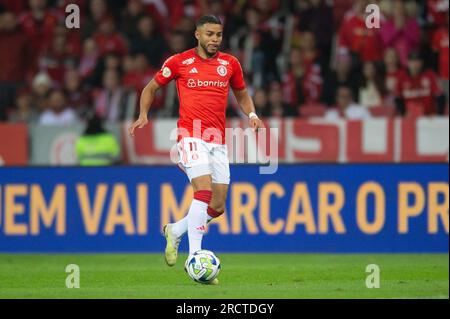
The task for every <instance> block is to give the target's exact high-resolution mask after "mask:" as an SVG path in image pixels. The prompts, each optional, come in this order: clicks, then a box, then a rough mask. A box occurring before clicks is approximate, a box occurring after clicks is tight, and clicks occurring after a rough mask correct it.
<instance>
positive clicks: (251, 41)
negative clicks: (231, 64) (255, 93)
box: [230, 7, 281, 87]
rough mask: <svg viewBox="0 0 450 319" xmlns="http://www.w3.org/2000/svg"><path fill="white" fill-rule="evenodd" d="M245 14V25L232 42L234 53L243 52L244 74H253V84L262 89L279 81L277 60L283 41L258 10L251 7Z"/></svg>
mask: <svg viewBox="0 0 450 319" xmlns="http://www.w3.org/2000/svg"><path fill="white" fill-rule="evenodd" d="M244 14H245V25H244V26H243V27H241V28H240V29H239V30H238V32H237V33H236V34H235V35H233V37H232V38H231V39H230V41H231V43H232V49H233V50H234V51H236V52H237V51H241V52H242V54H240V55H241V57H242V58H241V64H242V67H243V71H244V73H245V74H250V73H253V78H252V79H251V82H252V83H253V84H254V85H255V86H256V87H260V86H263V85H265V84H266V83H270V82H272V81H274V80H278V79H279V74H278V68H277V65H276V60H277V55H278V53H279V52H280V50H281V41H280V39H277V38H275V37H274V36H273V33H272V32H271V29H270V28H269V26H268V25H267V24H264V23H263V22H264V19H263V14H262V13H261V12H260V11H259V10H258V9H256V8H253V7H249V8H248V9H247V10H246V11H245V13H244ZM238 55H239V54H238Z"/></svg>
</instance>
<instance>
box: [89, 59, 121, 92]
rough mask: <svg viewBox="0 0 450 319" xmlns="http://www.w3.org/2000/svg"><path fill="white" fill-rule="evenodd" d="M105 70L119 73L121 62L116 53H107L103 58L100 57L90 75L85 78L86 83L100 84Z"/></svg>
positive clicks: (95, 85)
mask: <svg viewBox="0 0 450 319" xmlns="http://www.w3.org/2000/svg"><path fill="white" fill-rule="evenodd" d="M107 70H114V71H117V72H119V74H121V72H122V64H121V59H120V57H119V56H118V55H117V54H114V53H108V54H106V55H105V56H104V57H103V58H100V59H99V62H98V63H97V65H96V66H95V69H94V71H93V72H92V75H91V76H90V77H89V78H88V79H87V83H88V84H89V85H90V86H93V87H100V86H102V81H103V74H104V73H105V71H107Z"/></svg>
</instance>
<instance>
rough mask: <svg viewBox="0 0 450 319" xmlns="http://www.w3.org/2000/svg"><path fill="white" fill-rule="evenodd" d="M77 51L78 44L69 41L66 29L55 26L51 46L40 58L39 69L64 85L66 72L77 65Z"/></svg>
mask: <svg viewBox="0 0 450 319" xmlns="http://www.w3.org/2000/svg"><path fill="white" fill-rule="evenodd" d="M57 31H58V32H57ZM77 51H78V48H76V44H73V43H72V45H70V44H69V43H68V42H67V35H66V32H65V29H64V28H59V27H58V28H55V32H54V36H53V39H52V42H51V45H50V47H49V48H48V49H47V50H45V53H43V54H42V55H41V56H40V58H39V61H38V66H39V69H40V70H41V71H45V72H46V73H47V74H48V75H50V77H51V78H52V80H53V81H54V82H55V84H56V85H62V83H63V82H64V74H65V72H66V71H67V70H68V69H73V68H75V67H76V55H77V53H78V52H77Z"/></svg>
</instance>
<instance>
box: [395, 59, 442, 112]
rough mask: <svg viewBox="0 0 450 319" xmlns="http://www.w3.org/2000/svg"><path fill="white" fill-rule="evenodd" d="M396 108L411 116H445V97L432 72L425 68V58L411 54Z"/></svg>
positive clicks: (398, 89) (399, 81) (401, 83)
mask: <svg viewBox="0 0 450 319" xmlns="http://www.w3.org/2000/svg"><path fill="white" fill-rule="evenodd" d="M395 102H396V107H397V110H398V112H399V113H400V114H402V115H404V114H406V115H409V116H418V115H423V114H424V115H432V114H436V113H438V114H443V112H444V108H445V96H444V95H443V92H442V89H441V87H440V85H439V83H438V79H437V75H436V73H435V72H433V71H432V70H425V69H424V68H423V58H422V56H421V55H420V54H419V53H417V52H411V53H410V56H409V61H408V70H407V72H402V73H401V75H400V77H399V80H398V85H397V97H396V101H395Z"/></svg>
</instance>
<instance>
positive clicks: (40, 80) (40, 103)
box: [32, 72, 52, 112]
mask: <svg viewBox="0 0 450 319" xmlns="http://www.w3.org/2000/svg"><path fill="white" fill-rule="evenodd" d="M32 89H33V91H32V107H33V109H35V110H36V111H37V112H43V111H45V110H46V109H47V98H48V94H49V93H50V90H51V89H52V79H51V78H50V76H48V74H47V73H44V72H40V73H38V74H36V76H35V77H34V78H33V82H32Z"/></svg>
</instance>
